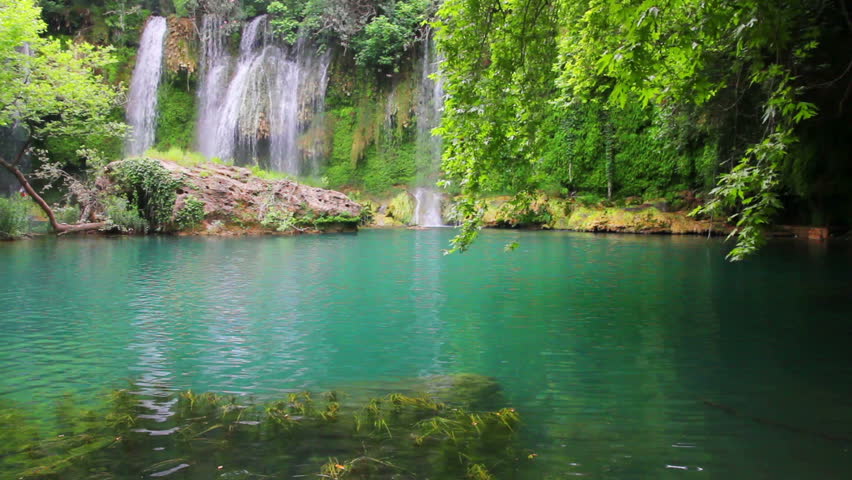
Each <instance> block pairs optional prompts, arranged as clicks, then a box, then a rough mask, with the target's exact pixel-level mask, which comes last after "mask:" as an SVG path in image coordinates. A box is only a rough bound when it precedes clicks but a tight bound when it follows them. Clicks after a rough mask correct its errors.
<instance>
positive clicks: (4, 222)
mask: <svg viewBox="0 0 852 480" xmlns="http://www.w3.org/2000/svg"><path fill="white" fill-rule="evenodd" d="M31 206H32V202H31V201H30V200H29V199H26V198H20V197H17V196H13V197H9V198H4V197H0V238H4V239H11V238H18V237H21V236H23V235H26V234H27V233H28V232H29V227H30V222H29V211H30V207H31Z"/></svg>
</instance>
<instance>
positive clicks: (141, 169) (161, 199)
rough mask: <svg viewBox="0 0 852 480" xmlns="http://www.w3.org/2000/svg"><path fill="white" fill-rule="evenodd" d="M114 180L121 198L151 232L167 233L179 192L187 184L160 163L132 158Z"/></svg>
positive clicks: (118, 166) (114, 174)
mask: <svg viewBox="0 0 852 480" xmlns="http://www.w3.org/2000/svg"><path fill="white" fill-rule="evenodd" d="M111 176H112V178H113V179H114V180H115V182H116V185H117V186H118V190H119V192H120V193H121V195H122V196H124V198H125V199H126V200H128V202H129V205H131V206H133V207H135V208H136V210H137V212H139V215H140V216H141V217H142V218H144V219H145V221H146V222H147V223H148V228H150V229H155V230H163V229H164V228H165V227H166V226H167V225H168V224H169V223H170V222H171V218H172V211H173V209H174V206H175V200H176V199H177V193H176V192H175V190H177V189H178V188H180V187H181V186H182V185H183V181H182V180H180V179H177V178H175V177H173V176H172V174H171V173H170V172H169V171H168V170H166V169H165V168H164V167H163V166H162V165H161V164H160V162H158V161H156V160H152V159H150V158H129V159H127V160H123V161H121V162H119V163H118V164H116V166H115V167H114V168H113V171H112V172H111Z"/></svg>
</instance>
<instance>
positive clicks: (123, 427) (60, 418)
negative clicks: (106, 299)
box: [0, 376, 535, 480]
mask: <svg viewBox="0 0 852 480" xmlns="http://www.w3.org/2000/svg"><path fill="white" fill-rule="evenodd" d="M471 377H473V376H471ZM460 378H461V380H459V381H455V383H459V384H464V383H465V380H468V379H466V378H465V377H460ZM453 382H454V381H453V380H450V381H449V383H453ZM443 383H444V384H446V383H448V381H444V382H443ZM439 389H440V387H439ZM135 390H136V389H135V387H130V388H128V389H122V390H116V391H114V392H112V393H111V394H110V395H109V398H108V400H107V402H106V405H105V406H104V407H102V408H96V409H85V408H81V407H80V406H79V405H77V404H76V403H75V401H74V399H72V398H71V397H66V398H65V399H64V400H63V401H60V402H58V403H57V405H56V409H55V415H54V418H53V419H51V421H50V422H49V425H48V423H47V422H46V421H45V420H44V419H41V420H36V419H34V418H32V417H31V416H28V415H27V414H26V413H25V411H24V410H22V409H20V408H17V407H16V406H14V405H5V406H3V407H0V422H2V425H3V428H2V429H0V477H2V478H16V479H69V478H87V479H88V478H91V479H124V478H140V477H142V478H149V477H153V478H158V477H166V476H170V475H172V474H176V473H177V472H181V473H180V474H179V475H175V477H177V478H207V479H210V478H222V479H225V478H227V479H254V478H258V479H260V478H293V477H299V476H302V477H306V478H332V479H385V478H387V479H426V478H428V479H460V478H471V479H476V480H484V479H492V478H494V479H496V478H520V477H518V476H517V475H518V471H519V469H520V468H522V467H523V464H524V463H529V462H531V461H532V459H534V457H535V454H534V453H532V452H531V451H525V450H523V449H522V448H521V447H520V445H519V442H518V437H517V433H518V429H519V427H520V415H519V414H518V412H517V411H515V409H513V408H509V407H504V408H499V409H495V410H475V409H470V408H468V407H467V406H466V405H474V404H476V403H478V402H477V401H476V400H469V399H466V400H464V401H462V402H455V401H454V400H452V399H451V400H450V402H449V403H444V402H442V401H440V400H438V399H437V398H436V397H434V396H432V395H430V394H426V393H423V394H415V393H411V392H405V393H388V394H383V395H379V396H372V397H364V398H354V397H347V396H344V395H342V394H341V393H338V392H333V391H332V392H325V393H321V394H314V393H311V392H307V391H304V392H294V393H287V394H283V395H282V396H280V397H279V398H276V399H273V400H269V401H265V402H256V401H254V400H252V399H246V398H245V397H235V396H229V395H219V394H216V393H210V392H205V393H199V392H194V391H191V390H190V391H183V392H178V393H165V392H163V393H161V394H157V395H156V396H153V397H152V396H151V395H140V394H139V393H138V392H137V391H135ZM464 391H465V390H464V389H462V390H460V392H464ZM468 391H479V392H481V391H482V390H481V389H477V388H475V387H474V388H473V389H468ZM454 398H460V396H459V395H458V394H457V395H455V397H454Z"/></svg>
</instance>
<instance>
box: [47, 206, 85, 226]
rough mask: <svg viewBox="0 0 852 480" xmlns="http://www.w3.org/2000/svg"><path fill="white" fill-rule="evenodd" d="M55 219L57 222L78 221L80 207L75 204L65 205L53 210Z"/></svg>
mask: <svg viewBox="0 0 852 480" xmlns="http://www.w3.org/2000/svg"><path fill="white" fill-rule="evenodd" d="M53 214H54V215H55V216H56V221H57V222H59V223H77V222H78V221H80V207H78V206H77V205H66V206H64V207H60V208H57V209H55V210H54V211H53Z"/></svg>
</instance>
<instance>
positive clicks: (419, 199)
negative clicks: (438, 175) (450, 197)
mask: <svg viewBox="0 0 852 480" xmlns="http://www.w3.org/2000/svg"><path fill="white" fill-rule="evenodd" d="M414 200H415V206H414V224H415V225H419V226H421V227H443V226H444V220H443V219H442V218H441V194H440V193H439V192H438V191H437V190H436V189H435V188H425V187H420V188H415V189H414Z"/></svg>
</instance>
